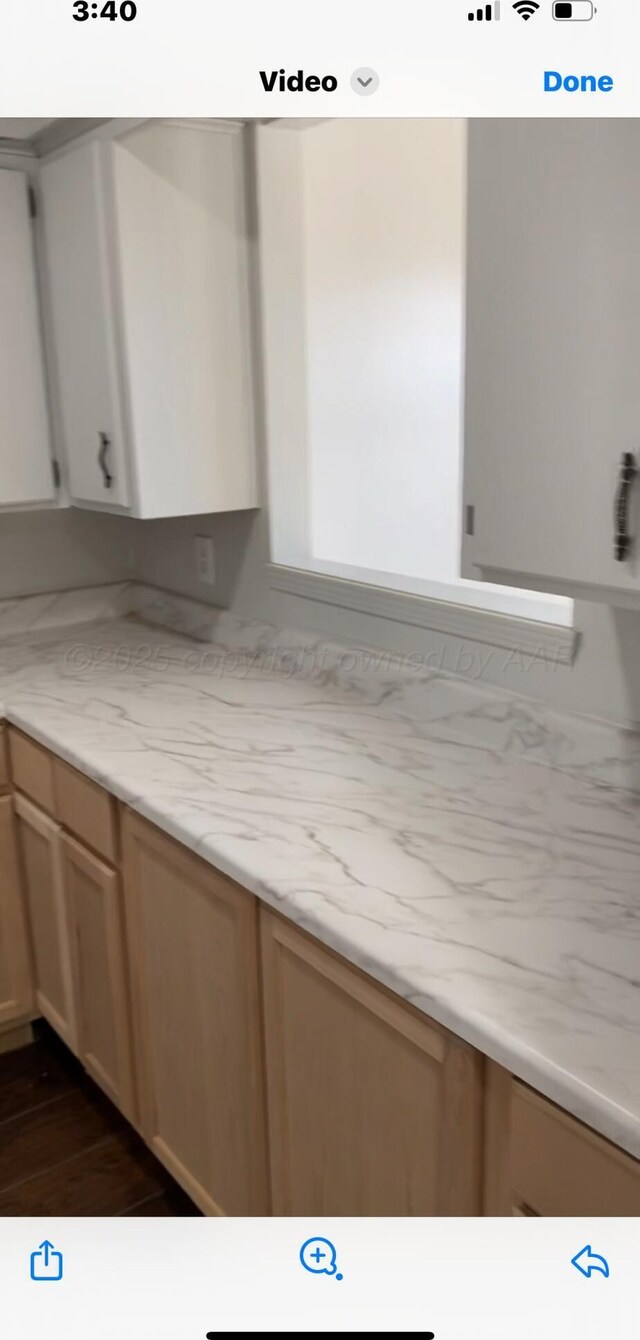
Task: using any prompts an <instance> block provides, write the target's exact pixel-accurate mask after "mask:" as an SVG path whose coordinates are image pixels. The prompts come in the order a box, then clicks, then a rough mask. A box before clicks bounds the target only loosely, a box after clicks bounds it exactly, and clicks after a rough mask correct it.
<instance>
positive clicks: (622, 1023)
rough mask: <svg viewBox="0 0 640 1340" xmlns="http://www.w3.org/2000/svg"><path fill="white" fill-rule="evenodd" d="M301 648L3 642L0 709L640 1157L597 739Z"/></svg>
mask: <svg viewBox="0 0 640 1340" xmlns="http://www.w3.org/2000/svg"><path fill="white" fill-rule="evenodd" d="M227 632H228V630H227ZM303 642H304V639H303ZM301 645H302V644H300V645H298V647H297V648H296V645H295V643H293V644H290V646H289V648H288V649H287V648H284V649H283V648H282V647H281V646H279V645H278V643H277V638H276V636H275V634H274V632H273V630H270V631H269V630H264V629H262V630H261V629H260V628H258V629H257V630H256V627H253V628H252V627H250V626H247V627H246V629H245V630H244V632H243V631H242V626H241V625H237V627H236V630H235V634H234V641H233V647H232V646H231V644H230V643H229V642H228V643H227V647H226V648H225V647H223V646H220V645H218V646H214V645H206V644H201V643H200V644H199V643H194V642H192V641H190V640H188V639H186V638H182V637H180V636H178V635H176V634H175V633H169V632H166V631H163V630H160V629H157V628H150V627H148V626H146V625H144V624H142V623H139V622H137V621H135V620H130V619H127V620H124V619H113V620H110V621H109V622H105V623H102V624H91V625H86V626H84V627H75V628H72V629H66V630H58V631H54V630H49V631H47V632H33V631H31V632H29V631H24V632H22V633H21V634H20V636H14V637H10V638H7V639H5V640H4V641H2V642H0V700H1V702H2V704H3V705H4V709H3V714H4V715H5V716H6V717H7V718H8V719H9V720H10V721H13V722H14V723H15V724H16V725H17V726H20V727H21V728H22V729H23V730H25V731H27V732H28V733H29V734H31V735H32V736H34V737H35V738H36V739H38V740H40V741H41V742H42V743H44V744H45V745H47V746H49V747H50V748H51V749H53V750H54V751H55V752H56V753H58V754H59V755H61V756H62V757H63V758H65V759H67V760H68V761H69V762H70V763H72V764H75V765H76V766H77V767H79V768H81V769H82V770H83V771H85V772H86V773H88V774H89V775H90V776H92V777H94V778H95V779H96V780H97V781H98V782H101V783H102V784H103V785H105V786H106V787H108V788H109V790H110V791H112V792H113V793H114V794H115V795H116V796H118V797H119V798H120V799H122V800H124V801H126V802H127V803H128V804H129V805H131V806H132V808H133V809H135V810H137V811H138V812H139V813H140V814H142V815H144V816H146V817H147V818H148V819H150V820H152V821H153V822H154V823H156V824H158V825H159V826H160V827H161V828H163V829H164V830H165V831H166V832H168V833H170V834H172V835H173V836H174V837H176V838H178V839H179V840H180V841H181V842H184V843H185V844H186V845H187V846H189V847H190V848H192V849H193V850H194V851H196V852H198V853H199V854H200V855H202V856H203V857H205V858H206V859H207V860H209V861H211V862H212V863H213V864H214V865H216V866H217V867H218V868H219V869H221V870H223V871H224V872H226V873H227V874H229V875H231V876H232V877H233V878H235V879H237V880H238V881H239V882H240V883H242V884H243V885H245V886H246V887H247V888H249V889H251V890H252V891H253V892H254V893H255V894H257V896H258V897H259V898H261V899H263V900H264V901H265V902H266V903H268V904H270V905H271V906H273V907H274V908H277V909H278V910H279V911H280V912H282V913H284V914H285V915H286V916H288V917H289V918H290V919H291V920H292V921H294V922H297V923H298V924H299V925H300V926H303V927H304V928H305V929H307V930H309V931H311V932H312V933H313V934H314V935H316V936H317V937H318V938H319V939H320V940H322V941H323V942H324V943H325V944H328V945H330V946H332V947H333V948H334V949H336V950H338V951H339V952H340V953H342V954H344V955H345V956H346V957H347V958H348V959H350V960H351V961H352V962H353V963H356V964H358V965H359V966H360V967H361V968H363V969H365V971H367V972H369V973H370V974H371V975H372V976H373V977H375V978H377V979H378V980H379V981H381V982H384V983H385V984H386V985H387V986H389V987H391V988H392V990H394V991H396V992H397V993H398V994H399V995H400V996H402V997H404V998H405V999H407V1000H410V1001H411V1002H412V1003H413V1004H414V1005H416V1006H417V1007H418V1008H419V1009H421V1010H424V1011H425V1012H426V1013H427V1014H429V1015H430V1016H432V1017H433V1018H434V1019H437V1020H438V1021H439V1022H440V1023H442V1024H444V1025H446V1026H447V1027H449V1028H451V1029H452V1030H453V1031H454V1032H455V1033H457V1034H459V1035H460V1036H461V1037H463V1038H465V1039H466V1040H467V1041H469V1042H470V1043H472V1044H473V1045H475V1046H476V1047H478V1048H480V1049H481V1050H482V1051H483V1052H485V1053H486V1054H487V1055H488V1056H490V1057H492V1058H493V1059H494V1060H496V1061H498V1062H500V1063H501V1064H503V1065H505V1066H507V1067H508V1068H510V1069H511V1070H512V1071H513V1072H514V1073H515V1074H517V1075H519V1076H520V1077H521V1078H522V1079H524V1080H526V1081H527V1082H528V1083H530V1084H532V1085H534V1086H535V1087H536V1088H537V1089H539V1090H540V1091H541V1092H543V1093H544V1094H546V1095H547V1096H548V1097H550V1098H551V1099H553V1100H555V1101H557V1102H558V1103H560V1104H562V1105H563V1106H564V1107H566V1108H568V1109H569V1110H570V1111H571V1112H573V1113H574V1114H575V1115H576V1116H578V1117H580V1118H582V1119H583V1120H585V1121H587V1122H588V1123H589V1124H590V1125H592V1126H593V1127H595V1128H596V1129H597V1130H599V1131H600V1132H602V1133H603V1134H604V1135H606V1136H608V1137H609V1138H610V1139H612V1140H614V1141H615V1142H616V1143H618V1144H619V1145H621V1146H622V1147H624V1148H625V1149H627V1150H628V1151H629V1152H630V1153H631V1154H633V1155H634V1156H635V1157H640V1064H639V1062H640V1041H639V1040H640V822H639V819H640V799H639V798H638V795H637V794H634V793H633V791H632V790H631V789H626V790H625V789H622V788H614V787H613V786H611V785H606V784H603V783H602V781H600V780H597V777H598V769H600V771H601V773H603V775H604V776H605V777H606V776H608V775H609V773H610V771H611V768H612V766H613V764H612V759H611V735H610V732H604V731H603V734H602V739H601V740H600V746H598V745H597V742H598V739H599V738H600V737H599V736H598V730H597V727H594V729H593V730H590V729H589V730H588V729H587V728H586V727H582V726H581V725H580V724H579V723H575V730H574V726H573V725H572V724H571V723H572V720H573V719H572V718H562V717H559V716H555V715H554V716H553V717H551V716H549V714H545V713H544V712H543V710H542V709H538V708H536V707H535V706H534V705H531V704H529V705H527V704H526V703H525V701H524V700H520V699H517V698H511V697H509V696H507V695H500V694H498V693H497V692H489V691H487V690H485V689H482V688H479V687H476V686H474V685H471V684H469V683H467V682H465V681H460V680H456V679H454V678H451V677H448V678H447V677H444V676H442V675H439V674H437V673H430V672H425V673H424V674H423V675H422V676H419V677H417V678H413V679H412V678H407V677H406V676H404V675H402V674H399V673H398V672H397V671H395V670H394V671H392V670H391V669H390V668H389V666H388V665H386V666H385V665H384V664H381V663H379V662H378V661H377V660H376V657H375V653H374V659H373V661H372V662H371V663H370V664H367V662H366V656H365V654H364V653H362V654H360V656H359V658H358V656H355V655H354V656H353V658H352V660H351V661H350V662H349V664H348V665H347V662H346V659H345V658H343V660H342V662H340V661H338V662H332V660H331V657H326V656H324V655H323V654H320V647H319V645H317V646H314V647H312V648H311V651H310V652H309V650H308V640H307V651H306V652H305V653H304V655H303V654H302V652H301V649H300V648H301ZM238 646H243V647H244V650H243V651H242V650H241V651H240V652H237V651H236V650H235V649H234V648H235V647H238ZM594 731H595V735H594ZM582 736H584V739H582ZM594 739H595V741H596V745H594ZM599 747H601V754H602V757H599V755H598V749H599ZM634 748H635V746H634ZM614 752H615V751H614ZM632 752H633V751H632Z"/></svg>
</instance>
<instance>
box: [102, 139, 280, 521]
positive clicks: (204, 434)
mask: <svg viewBox="0 0 640 1340" xmlns="http://www.w3.org/2000/svg"><path fill="white" fill-rule="evenodd" d="M112 152H113V187H114V196H115V220H116V229H117V250H118V256H119V260H120V285H121V301H122V321H123V327H124V337H125V345H126V365H127V371H128V384H129V386H128V389H129V404H130V410H131V431H132V439H133V443H134V454H135V473H136V479H137V486H138V491H139V515H141V516H145V517H146V516H171V515H184V514H186V513H190V512H222V511H235V510H236V509H239V508H246V507H254V506H255V505H256V496H255V480H254V438H253V419H252V391H251V366H250V338H249V304H248V270H247V225H246V221H245V205H244V194H245V183H244V173H245V162H244V157H245V155H244V132H243V129H242V127H241V126H239V125H237V124H236V123H232V122H231V123H217V124H214V125H207V124H195V125H189V124H185V123H184V122H182V123H180V124H171V123H169V124H167V123H160V124H155V123H154V124H150V125H145V126H142V127H141V128H140V129H138V130H135V131H132V132H131V133H130V134H128V135H126V136H125V137H124V138H123V139H121V140H119V141H116V142H115V143H114V145H113V151H112Z"/></svg>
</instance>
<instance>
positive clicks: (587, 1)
mask: <svg viewBox="0 0 640 1340" xmlns="http://www.w3.org/2000/svg"><path fill="white" fill-rule="evenodd" d="M597 12H598V11H597V9H596V7H595V5H594V4H593V2H592V0H554V4H553V17H554V19H557V20H558V22H559V23H588V21H589V19H592V18H593V16H594V14H597Z"/></svg>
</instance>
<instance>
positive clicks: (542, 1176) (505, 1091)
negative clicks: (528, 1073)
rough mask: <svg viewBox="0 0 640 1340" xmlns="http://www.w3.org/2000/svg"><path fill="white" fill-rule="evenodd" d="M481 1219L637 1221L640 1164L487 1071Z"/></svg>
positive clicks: (503, 1075) (496, 1070)
mask: <svg viewBox="0 0 640 1340" xmlns="http://www.w3.org/2000/svg"><path fill="white" fill-rule="evenodd" d="M487 1096H488V1106H487V1122H486V1134H487V1147H486V1155H487V1164H486V1185H485V1192H486V1194H485V1214H489V1215H491V1214H499V1215H500V1214H505V1215H509V1214H515V1215H521V1214H524V1215H531V1214H533V1215H545V1216H549V1217H550V1216H557V1217H560V1216H574V1215H575V1216H585V1217H588V1218H592V1217H596V1216H597V1217H608V1216H616V1217H618V1216H626V1215H633V1216H636V1215H640V1162H639V1161H638V1160H636V1159H634V1158H632V1157H631V1156H630V1155H629V1154H626V1153H624V1152H623V1150H621V1149H618V1148H616V1146H615V1145H612V1144H610V1143H609V1141H608V1140H605V1139H604V1138H603V1137H602V1136H601V1135H597V1134H596V1132H595V1131H593V1130H591V1129H590V1127H588V1126H584V1125H583V1124H582V1122H580V1121H577V1120H576V1118H575V1117H572V1116H569V1113H568V1112H564V1111H563V1110H562V1109H561V1108H559V1107H556V1106H555V1104H554V1103H551V1102H549V1100H548V1099H546V1098H543V1097H542V1095H541V1094H538V1093H536V1092H535V1091H534V1090H533V1089H529V1088H527V1086H526V1085H525V1084H521V1083H520V1082H519V1080H516V1079H513V1078H512V1076H511V1075H509V1074H508V1073H507V1072H506V1071H504V1070H502V1069H501V1068H500V1067H499V1066H494V1065H489V1067H488V1095H487Z"/></svg>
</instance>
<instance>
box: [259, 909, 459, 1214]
mask: <svg viewBox="0 0 640 1340" xmlns="http://www.w3.org/2000/svg"><path fill="white" fill-rule="evenodd" d="M261 921H262V947H263V981H264V999H265V1028H266V1051H267V1076H268V1099H269V1132H270V1141H271V1178H272V1195H273V1212H274V1214H277V1215H313V1216H316V1215H474V1214H478V1213H479V1212H480V1198H481V1149H480V1143H481V1130H482V1126H481V1077H482V1060H481V1058H480V1056H479V1055H478V1054H477V1053H476V1052H474V1050H473V1049H472V1048H470V1047H468V1046H466V1044H464V1043H462V1042H459V1041H458V1040H457V1039H455V1038H453V1037H452V1036H451V1035H450V1034H448V1033H446V1032H445V1030H444V1029H441V1028H439V1027H438V1026H437V1025H435V1024H432V1023H431V1022H430V1021H429V1020H427V1019H425V1018H424V1017H423V1016H421V1015H420V1014H419V1013H418V1012H417V1011H416V1010H414V1009H413V1008H412V1007H411V1006H408V1005H405V1004H404V1003H403V1002H401V1001H399V1000H397V999H395V998H394V997H393V996H392V995H391V994H390V993H389V992H387V991H385V990H384V988H383V987H380V986H378V985H377V984H375V983H374V982H372V981H371V980H370V979H369V978H367V977H365V976H364V975H363V974H362V973H360V972H359V971H358V970H357V969H355V968H352V967H351V966H350V965H349V964H347V963H345V962H344V960H342V959H340V958H338V957H337V956H336V955H335V954H333V953H331V952H330V951H329V950H326V949H324V948H322V947H321V946H320V945H318V944H317V943H316V942H315V941H314V940H312V939H311V938H310V937H309V936H307V935H305V934H304V933H303V932H301V931H298V930H296V929H295V928H294V927H292V926H290V925H289V924H288V923H287V922H285V921H283V920H282V919H281V918H280V917H276V916H273V915H272V914H271V913H269V912H266V911H265V910H264V909H262V911H261Z"/></svg>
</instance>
